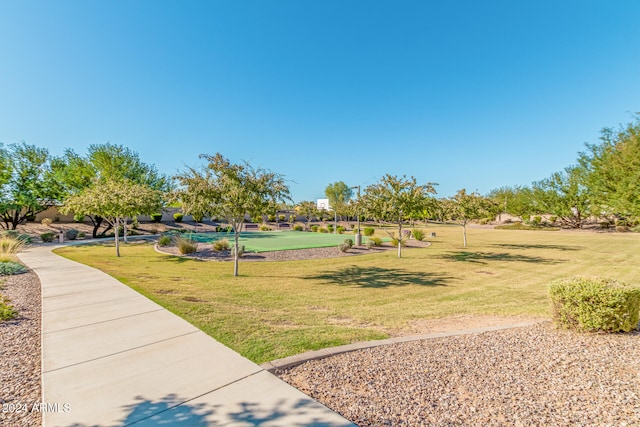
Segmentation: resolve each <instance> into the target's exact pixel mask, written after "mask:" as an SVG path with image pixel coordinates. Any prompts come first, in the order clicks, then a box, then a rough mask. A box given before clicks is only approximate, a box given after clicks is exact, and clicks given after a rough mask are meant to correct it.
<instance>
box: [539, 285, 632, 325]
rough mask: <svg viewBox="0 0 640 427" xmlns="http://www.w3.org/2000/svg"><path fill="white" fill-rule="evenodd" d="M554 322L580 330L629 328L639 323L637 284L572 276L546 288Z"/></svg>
mask: <svg viewBox="0 0 640 427" xmlns="http://www.w3.org/2000/svg"><path fill="white" fill-rule="evenodd" d="M549 297H550V299H551V315H552V318H553V320H554V322H555V323H556V324H557V325H559V326H561V327H564V328H567V329H577V330H581V331H603V332H629V331H632V330H635V329H636V328H637V327H638V319H639V317H640V288H639V287H637V286H631V285H628V284H625V283H622V282H618V281H615V280H612V279H606V278H599V277H595V278H594V277H579V276H578V277H572V278H569V279H564V280H558V281H555V282H553V283H552V284H551V286H550V288H549Z"/></svg>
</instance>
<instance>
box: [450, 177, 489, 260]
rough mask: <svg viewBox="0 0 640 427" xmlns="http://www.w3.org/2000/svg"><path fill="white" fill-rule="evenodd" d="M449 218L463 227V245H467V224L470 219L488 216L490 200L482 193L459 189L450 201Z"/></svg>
mask: <svg viewBox="0 0 640 427" xmlns="http://www.w3.org/2000/svg"><path fill="white" fill-rule="evenodd" d="M446 203H447V204H448V209H447V210H448V213H449V219H451V220H453V221H455V222H457V223H458V224H459V225H460V226H461V227H462V241H463V245H464V247H465V248H466V247H467V224H469V222H470V221H473V220H477V219H482V218H486V217H487V215H488V214H489V209H490V207H489V203H488V200H487V199H485V198H484V197H482V196H481V195H480V194H478V193H476V192H473V193H467V190H466V189H464V188H463V189H461V190H458V192H457V193H456V195H455V196H453V197H451V198H450V199H449V201H448V202H446Z"/></svg>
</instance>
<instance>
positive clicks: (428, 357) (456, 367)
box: [276, 322, 640, 426]
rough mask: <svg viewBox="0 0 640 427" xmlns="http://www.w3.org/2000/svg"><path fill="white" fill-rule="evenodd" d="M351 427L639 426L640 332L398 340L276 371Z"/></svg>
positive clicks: (527, 330)
mask: <svg viewBox="0 0 640 427" xmlns="http://www.w3.org/2000/svg"><path fill="white" fill-rule="evenodd" d="M276 374H277V375H279V376H280V377H281V378H282V379H283V380H285V381H287V382H288V383H290V384H291V385H293V386H294V387H296V388H298V389H300V390H301V391H303V392H305V393H307V394H308V395H309V396H311V397H313V398H315V399H317V400H319V401H320V402H322V403H323V404H325V405H326V406H328V407H329V408H331V409H333V410H334V411H336V412H338V413H340V414H342V415H343V416H344V417H346V418H348V419H349V420H351V421H353V422H355V423H356V424H357V425H359V426H402V425H405V426H469V425H487V426H503V425H510V426H567V425H576V426H594V425H595V426H630V425H640V334H639V333H638V332H635V333H632V334H606V335H605V334H579V333H574V332H568V331H561V330H556V329H554V328H553V326H552V325H551V324H550V323H549V322H545V323H542V324H538V325H535V326H531V327H524V328H518V329H510V330H505V331H497V332H487V333H483V334H476V335H466V336H457V337H448V338H440V339H433V340H425V341H415V342H408V343H404V344H397V345H393V346H384V347H376V348H371V349H367V350H360V351H356V352H352V353H345V354H342V355H338V356H333V357H330V358H326V359H321V360H315V361H309V362H306V363H304V364H302V365H299V366H296V367H294V368H291V369H288V370H285V371H279V372H276Z"/></svg>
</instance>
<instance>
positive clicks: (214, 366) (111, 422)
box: [20, 246, 353, 427]
mask: <svg viewBox="0 0 640 427" xmlns="http://www.w3.org/2000/svg"><path fill="white" fill-rule="evenodd" d="M52 249H53V247H52V246H46V247H44V246H43V247H31V248H29V249H27V250H26V251H24V252H23V253H21V254H20V259H21V260H22V261H23V262H24V263H25V264H27V265H28V266H29V267H30V268H32V269H33V270H34V271H35V272H36V273H37V274H38V276H39V277H40V281H41V283H42V383H43V384H42V387H43V403H46V407H44V410H45V411H46V412H45V413H44V414H43V425H44V426H46V427H49V426H127V425H136V426H145V425H147V426H156V425H167V426H169V425H184V426H352V425H353V424H352V423H350V422H349V421H347V420H345V419H344V418H342V417H341V416H339V415H338V414H336V413H334V412H332V411H331V410H329V409H327V408H326V407H324V406H323V405H321V404H320V403H318V402H316V401H315V400H313V399H311V398H309V397H308V396H306V395H304V394H303V393H301V392H299V391H298V390H296V389H295V388H293V387H291V386H289V385H288V384H286V383H284V382H283V381H281V380H279V379H278V378H276V377H275V376H273V375H272V374H270V373H269V372H267V371H265V370H264V369H263V368H261V367H260V366H258V365H256V364H254V363H253V362H251V361H249V360H247V359H245V358H244V357H242V356H240V355H239V354H237V353H235V352H234V351H232V350H231V349H229V348H227V347H225V346H223V345H222V344H220V343H219V342H217V341H216V340H214V339H213V338H211V337H209V336H208V335H206V334H204V333H203V332H202V331H200V330H199V329H197V328H195V327H194V326H192V325H191V324H189V323H187V322H186V321H184V320H182V319H181V318H179V317H177V316H175V315H174V314H172V313H170V312H169V311H167V310H165V309H164V308H162V307H161V306H159V305H157V304H155V303H154V302H152V301H150V300H148V299H147V298H145V297H144V296H142V295H140V294H138V293H137V292H135V291H133V290H131V289H130V288H129V287H127V286H125V285H123V284H122V283H120V282H119V281H117V280H115V279H114V278H112V277H110V276H108V275H106V274H104V273H102V272H101V271H99V270H95V269H93V268H91V267H87V266H85V265H82V264H78V263H76V262H73V261H69V260H67V259H65V258H62V257H59V256H57V255H54V254H52V253H51V250H52Z"/></svg>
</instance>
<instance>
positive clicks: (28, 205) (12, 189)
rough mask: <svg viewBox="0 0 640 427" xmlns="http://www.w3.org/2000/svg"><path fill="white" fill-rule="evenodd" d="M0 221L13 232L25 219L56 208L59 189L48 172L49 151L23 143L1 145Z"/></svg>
mask: <svg viewBox="0 0 640 427" xmlns="http://www.w3.org/2000/svg"><path fill="white" fill-rule="evenodd" d="M0 155H1V156H2V160H0V219H2V222H3V223H2V224H0V226H1V227H2V228H7V229H8V228H11V229H13V230H15V229H16V227H17V226H18V225H19V224H22V223H23V222H25V221H26V220H27V218H29V217H31V216H34V215H36V214H37V213H39V212H42V211H44V210H46V209H48V208H49V207H51V206H55V205H56V204H57V203H58V202H59V199H60V195H61V193H60V186H59V185H58V183H57V182H56V180H55V179H54V176H53V174H52V172H51V161H50V160H51V159H50V156H49V152H48V151H47V150H46V149H44V148H38V147H36V146H35V145H27V144H26V143H24V142H23V143H21V144H11V145H9V149H4V148H2V147H1V146H0Z"/></svg>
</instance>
